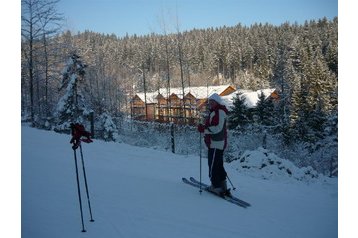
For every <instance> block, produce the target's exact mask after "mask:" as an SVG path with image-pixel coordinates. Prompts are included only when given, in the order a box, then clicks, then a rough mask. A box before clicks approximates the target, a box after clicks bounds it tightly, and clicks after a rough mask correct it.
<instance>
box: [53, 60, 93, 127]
mask: <svg viewBox="0 0 358 238" xmlns="http://www.w3.org/2000/svg"><path fill="white" fill-rule="evenodd" d="M86 67H87V65H85V64H84V63H83V62H82V60H81V58H80V57H79V56H78V55H76V54H72V56H71V57H70V58H69V59H68V61H67V64H66V66H65V68H64V70H63V71H62V76H63V77H62V87H61V88H60V90H61V89H63V88H65V87H66V91H65V94H64V95H63V96H62V97H61V99H60V100H59V102H58V104H57V107H56V110H55V112H54V118H55V122H56V126H55V129H56V130H59V131H63V130H67V129H68V128H69V126H70V124H71V123H75V122H78V123H82V124H85V122H86V119H87V117H88V115H89V114H90V113H91V112H92V110H91V109H90V108H89V106H88V104H87V102H86V100H85V97H84V95H83V94H82V92H81V90H80V84H81V83H82V82H83V81H84V76H85V68H86Z"/></svg>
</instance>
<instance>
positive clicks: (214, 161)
mask: <svg viewBox="0 0 358 238" xmlns="http://www.w3.org/2000/svg"><path fill="white" fill-rule="evenodd" d="M223 155H224V151H223V150H219V149H209V151H208V165H209V177H210V180H211V184H212V185H213V186H214V187H220V186H221V182H223V181H224V180H226V171H225V169H224V159H223Z"/></svg>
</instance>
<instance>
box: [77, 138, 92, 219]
mask: <svg viewBox="0 0 358 238" xmlns="http://www.w3.org/2000/svg"><path fill="white" fill-rule="evenodd" d="M80 152H81V160H82V169H83V177H84V178H85V186H86V194H87V202H88V208H89V212H90V215H91V220H90V221H91V222H94V220H93V218H92V209H91V201H90V197H89V192H88V185H87V176H86V170H85V162H84V160H83V153H82V145H81V144H80Z"/></svg>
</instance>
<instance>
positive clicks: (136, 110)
mask: <svg viewBox="0 0 358 238" xmlns="http://www.w3.org/2000/svg"><path fill="white" fill-rule="evenodd" d="M213 93H217V94H219V95H220V96H221V97H222V99H223V101H224V102H225V105H226V106H227V107H228V108H230V107H232V106H233V105H232V103H233V99H234V97H236V95H237V93H240V94H241V95H242V96H243V97H245V99H246V100H245V101H246V106H247V107H249V108H250V107H255V106H256V103H257V101H258V98H259V95H261V93H264V95H265V96H266V98H272V99H274V100H277V99H278V98H279V96H278V93H277V91H276V90H275V89H262V90H257V91H250V90H241V89H239V90H236V88H235V87H233V86H231V85H223V86H208V87H190V88H184V94H183V89H182V88H171V89H170V91H167V90H166V89H163V88H161V89H159V90H158V91H156V92H148V93H146V94H144V93H137V94H136V95H135V96H134V97H133V98H132V100H131V117H132V118H133V119H134V120H146V121H157V122H174V123H176V124H190V125H194V124H197V123H198V120H200V118H202V113H204V112H205V111H206V110H207V107H206V106H207V98H208V97H209V96H210V95H211V94H213ZM183 95H184V96H183Z"/></svg>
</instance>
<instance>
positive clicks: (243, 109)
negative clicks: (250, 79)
mask: <svg viewBox="0 0 358 238" xmlns="http://www.w3.org/2000/svg"><path fill="white" fill-rule="evenodd" d="M233 106H234V107H233V110H232V111H230V113H229V128H230V129H235V130H238V129H240V128H243V127H244V126H245V125H246V124H247V123H248V119H247V114H248V108H247V106H246V105H245V97H243V96H242V93H240V92H239V93H237V95H236V97H235V98H234V102H233Z"/></svg>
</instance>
